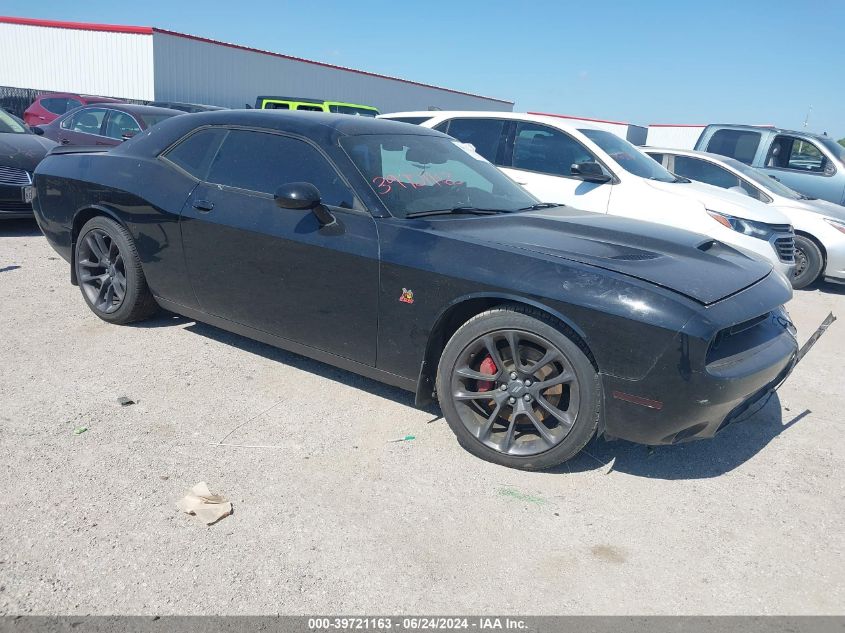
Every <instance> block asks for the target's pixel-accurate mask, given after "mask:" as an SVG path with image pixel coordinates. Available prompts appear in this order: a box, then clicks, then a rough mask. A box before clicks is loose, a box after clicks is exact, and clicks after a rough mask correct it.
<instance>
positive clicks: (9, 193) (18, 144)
mask: <svg viewBox="0 0 845 633" xmlns="http://www.w3.org/2000/svg"><path fill="white" fill-rule="evenodd" d="M55 145H56V144H55V143H54V142H53V141H50V140H47V139H43V138H39V137H38V136H36V135H35V134H32V133H31V132H30V131H29V130H28V129H27V128H26V126H25V125H24V124H23V121H21V120H20V119H18V118H17V117H15V116H12V115H11V114H9V113H8V112H6V111H5V110H2V109H0V219H3V218H7V219H8V218H31V217H32V196H33V192H34V188H33V186H32V173H33V172H34V171H35V166H36V165H38V163H39V162H41V159H42V158H44V156H46V155H47V152H49V151H50V149H52V148H53V147H55Z"/></svg>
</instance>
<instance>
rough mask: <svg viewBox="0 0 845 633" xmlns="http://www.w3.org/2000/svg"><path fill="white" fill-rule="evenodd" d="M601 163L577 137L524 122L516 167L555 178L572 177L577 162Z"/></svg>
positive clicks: (518, 132) (519, 131)
mask: <svg viewBox="0 0 845 633" xmlns="http://www.w3.org/2000/svg"><path fill="white" fill-rule="evenodd" d="M594 162H597V161H596V158H595V156H593V154H592V153H591V152H590V151H589V150H588V149H587V148H586V147H584V146H583V145H581V143H579V142H578V141H576V140H575V139H574V138H572V137H571V136H569V135H568V134H565V133H563V132H561V131H560V130H556V129H554V128H552V127H548V126H546V125H542V124H539V123H529V122H526V121H520V122H519V123H517V125H516V137H515V138H514V142H513V161H512V164H513V167H515V168H516V169H527V170H529V171H537V172H540V173H543V174H550V175H552V176H571V175H572V165H573V164H575V163H594Z"/></svg>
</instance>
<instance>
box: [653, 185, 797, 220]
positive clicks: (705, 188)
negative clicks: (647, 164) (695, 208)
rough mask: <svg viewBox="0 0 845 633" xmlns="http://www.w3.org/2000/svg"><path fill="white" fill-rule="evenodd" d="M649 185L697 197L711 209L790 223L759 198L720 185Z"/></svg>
mask: <svg viewBox="0 0 845 633" xmlns="http://www.w3.org/2000/svg"><path fill="white" fill-rule="evenodd" d="M646 182H647V183H648V184H649V186H651V187H653V188H654V189H658V190H660V191H667V192H669V193H674V194H677V195H680V196H688V197H691V198H695V199H696V200H699V201H700V202H702V203H703V204H704V206H705V207H707V208H708V209H710V210H711V211H718V212H720V213H727V214H729V215H733V216H736V217H738V218H742V219H743V220H752V221H755V222H767V223H769V224H789V218H787V217H786V216H785V215H784V214H783V213H781V212H780V211H778V210H777V209H775V208H773V207H770V206H768V205H766V204H763V203H762V202H760V201H758V200H754V199H753V198H751V197H749V196H747V195H745V194H744V193H737V192H736V191H728V190H727V189H721V188H720V187H714V186H713V185H708V184H705V183H703V182H695V181H693V182H660V181H657V180H647V181H646Z"/></svg>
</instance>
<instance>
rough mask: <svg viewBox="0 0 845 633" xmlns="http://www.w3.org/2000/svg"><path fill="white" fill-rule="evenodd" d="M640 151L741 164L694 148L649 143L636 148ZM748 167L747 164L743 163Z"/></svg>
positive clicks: (733, 159) (732, 159)
mask: <svg viewBox="0 0 845 633" xmlns="http://www.w3.org/2000/svg"><path fill="white" fill-rule="evenodd" d="M638 149H639V150H640V151H641V152H646V153H649V152H655V153H657V154H676V155H678V156H692V157H701V158H709V159H710V160H712V161H714V162H717V163H725V164H726V165H731V166H733V165H734V164H736V165H743V163H741V162H739V161H738V160H737V159H735V158H731V157H730V156H724V155H723V154H714V153H713V152H702V151H699V150H696V149H678V148H677V147H652V146H651V145H643V146H641V147H639V148H638ZM744 166H745V167H748V165H744Z"/></svg>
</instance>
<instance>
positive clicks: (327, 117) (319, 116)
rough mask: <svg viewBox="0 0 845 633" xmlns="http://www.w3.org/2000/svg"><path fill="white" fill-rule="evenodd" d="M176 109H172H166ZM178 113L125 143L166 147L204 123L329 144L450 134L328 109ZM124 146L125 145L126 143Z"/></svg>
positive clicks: (134, 147) (147, 148)
mask: <svg viewBox="0 0 845 633" xmlns="http://www.w3.org/2000/svg"><path fill="white" fill-rule="evenodd" d="M166 111H167V112H172V110H166ZM179 115H180V116H174V117H171V118H169V119H168V120H167V121H163V122H162V123H159V124H158V125H156V126H155V128H154V129H155V131H156V133H155V134H154V135H148V136H146V138H141V137H136V138H137V140H135V141H133V142H132V143H131V144H125V145H124V146H125V147H126V151H133V152H134V151H138V152H140V153H142V154H143V153H153V152H159V151H162V150H163V149H164V148H166V147H168V146H169V145H170V144H172V143H173V142H175V141H177V140H178V139H180V138H182V137H183V136H185V135H186V134H188V133H190V132H191V131H192V130H195V129H197V128H200V127H205V126H238V127H245V128H263V129H268V130H275V131H279V132H287V133H290V134H296V135H300V136H305V137H307V138H309V139H311V140H313V141H314V142H316V143H318V144H324V145H329V144H333V143H335V141H336V140H337V139H338V138H339V137H342V136H362V135H371V134H372V135H375V134H409V135H414V136H438V137H442V138H450V137H448V136H446V135H445V134H443V133H441V132H438V131H437V130H430V129H428V128H424V127H420V126H419V125H413V124H411V123H400V122H399V121H389V120H384V119H376V118H374V117H366V116H351V115H349V114H332V113H328V112H298V111H296V110H262V109H252V110H214V111H211V112H195V113H192V114H185V113H182V112H180V113H179ZM124 146H121V147H124Z"/></svg>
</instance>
